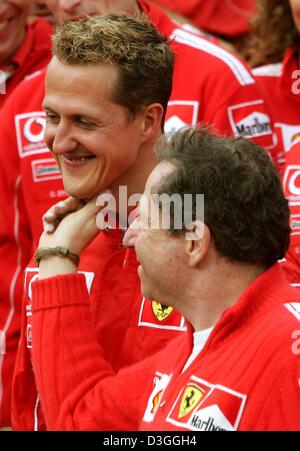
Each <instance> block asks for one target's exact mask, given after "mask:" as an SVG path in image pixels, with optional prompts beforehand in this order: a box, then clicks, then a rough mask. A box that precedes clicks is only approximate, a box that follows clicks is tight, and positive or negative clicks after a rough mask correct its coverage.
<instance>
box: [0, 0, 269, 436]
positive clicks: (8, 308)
mask: <svg viewBox="0 0 300 451" xmlns="http://www.w3.org/2000/svg"><path fill="white" fill-rule="evenodd" d="M47 6H48V7H49V9H50V10H51V11H52V13H53V14H54V16H55V20H56V22H57V23H63V22H65V21H66V20H78V18H79V17H82V16H85V15H89V16H97V15H101V14H103V13H105V12H106V11H110V10H113V11H122V10H123V11H125V12H127V13H129V14H132V15H136V14H137V15H140V14H141V13H144V14H146V15H147V16H149V17H150V19H151V21H152V22H153V23H154V24H155V25H156V26H157V28H158V29H159V31H160V32H161V33H162V34H163V35H165V36H167V37H168V38H169V39H170V40H171V41H172V42H173V44H172V48H173V50H174V51H175V53H176V62H175V70H174V77H173V88H172V93H171V98H170V101H169V103H168V108H167V110H166V115H165V126H164V131H165V133H166V134H168V135H171V134H172V133H173V132H174V131H175V130H177V129H178V128H180V127H182V126H185V125H188V124H190V125H195V124H196V123H198V122H201V121H202V122H204V123H208V124H212V125H213V126H214V127H215V129H216V130H218V131H219V132H220V133H222V134H228V135H230V134H234V135H242V136H246V137H248V138H249V139H253V140H254V141H256V142H259V143H261V144H262V145H263V146H265V147H267V148H270V151H271V153H272V149H271V148H272V146H273V132H272V126H271V123H270V119H269V116H268V111H267V109H266V108H265V105H264V102H263V100H262V96H261V93H260V92H259V90H258V89H257V87H256V84H255V81H254V78H253V77H252V76H251V74H250V73H249V70H248V68H247V67H246V66H245V64H244V63H243V61H241V60H240V59H239V58H237V57H236V56H234V55H232V54H231V53H229V52H227V51H226V50H224V49H223V48H221V47H220V46H218V45H216V44H215V43H213V42H212V41H211V40H210V39H207V38H205V37H202V36H196V35H195V34H194V33H191V32H189V31H187V30H185V29H183V28H182V27H181V26H180V25H178V24H177V23H174V22H173V21H172V20H170V18H169V17H168V16H167V15H165V14H164V13H163V12H162V11H161V10H160V9H159V8H157V7H156V6H155V5H152V4H148V3H147V2H144V1H135V0H126V1H125V0H119V1H118V2H117V1H116V0H113V1H112V0H111V1H105V2H104V1H100V0H97V1H96V0H78V1H75V0H68V1H66V0H60V1H58V0H47ZM187 74H188V78H189V82H188V83H187ZM220 74H222V77H220ZM44 83H45V72H43V73H41V74H39V75H37V76H36V77H34V78H32V79H31V80H29V81H26V82H25V83H23V84H22V86H20V87H19V89H18V92H16V93H15V95H14V96H13V98H12V99H10V101H9V103H8V105H7V107H6V108H5V111H3V113H2V115H1V116H0V168H1V169H0V170H1V178H2V180H3V183H2V185H1V186H0V202H1V205H3V207H2V212H1V215H2V216H3V221H2V222H1V224H2V226H1V224H0V262H1V261H2V262H3V263H2V264H3V271H0V282H1V283H0V294H1V296H0V299H1V303H2V304H3V305H4V307H3V311H4V312H5V313H4V314H3V315H2V316H1V318H2V323H3V325H2V330H4V331H5V334H3V337H5V340H6V343H7V347H6V354H5V355H4V356H3V359H4V363H5V359H6V358H7V356H8V349H10V350H11V354H10V355H11V356H12V357H11V358H13V356H14V355H15V354H14V353H15V352H16V346H17V343H18V339H19V332H20V316H21V297H22V292H23V281H24V280H23V269H24V268H25V267H26V265H27V263H28V261H29V260H30V258H31V256H32V252H33V248H35V247H36V246H37V243H38V238H39V236H40V233H41V230H42V229H41V217H42V215H43V214H44V213H45V212H46V211H47V209H48V208H49V207H50V206H51V205H52V204H54V203H56V202H57V201H59V200H63V199H64V198H65V191H64V186H63V181H62V175H61V172H60V168H59V165H58V164H57V162H56V160H55V159H54V158H53V156H52V155H51V154H50V152H49V149H48V147H47V145H46V143H45V141H44V131H45V127H46V120H45V113H44V112H43V111H42V101H43V97H44ZM68 89H69V90H70V89H71V87H70V86H68ZM73 94H74V95H75V93H73ZM89 101H90V99H89V98H88V99H87V102H89ZM4 117H5V127H4V126H1V123H3V124H4V122H2V119H1V118H4ZM95 145H96V144H95ZM273 157H274V160H275V161H276V155H274V154H273ZM8 158H9V160H8ZM78 183H81V180H80V176H79V174H78ZM1 199H3V201H1ZM4 224H5V227H4ZM122 235H123V231H122V230H113V231H104V232H103V233H101V234H100V235H99V237H98V238H97V240H95V242H94V243H92V244H91V246H90V247H89V249H87V250H86V251H85V256H84V257H83V258H82V260H81V268H80V269H81V270H82V271H85V272H86V274H88V276H87V277H88V278H92V279H93V280H94V278H95V282H94V283H93V284H91V295H92V296H94V293H95V296H96V291H95V290H98V288H95V286H96V285H97V286H98V284H99V290H100V291H101V292H102V299H101V303H100V302H99V303H95V311H94V312H95V327H96V330H97V334H98V335H99V336H101V337H103V339H105V340H107V346H106V347H105V348H106V349H107V353H108V356H107V358H108V359H110V361H111V363H112V365H113V366H114V367H115V368H116V369H117V368H120V367H122V366H126V365H128V364H131V363H133V362H136V361H138V360H140V359H141V358H143V357H145V356H146V355H150V354H151V353H153V352H155V351H156V350H157V348H158V347H162V346H164V345H165V344H166V343H167V342H168V341H169V340H170V339H172V338H174V337H175V336H176V335H178V334H181V333H183V332H185V330H186V326H185V321H184V319H183V318H182V315H181V314H179V313H178V312H176V311H175V310H168V311H166V312H164V313H163V314H161V310H162V308H161V306H160V305H159V304H156V303H155V300H151V299H144V298H143V296H142V294H141V292H140V287H139V279H138V277H137V273H136V268H137V261H136V257H135V254H134V252H133V251H130V255H129V258H128V259H126V261H127V263H126V266H125V269H124V270H123V269H122V268H123V262H124V259H125V253H126V251H125V249H124V248H122V246H121V245H120V244H121V242H122ZM104 267H105V271H104V270H103V274H105V277H102V276H101V275H100V273H101V274H102V269H100V268H104ZM121 269H122V272H121ZM1 274H3V276H1ZM36 274H37V268H36V266H35V264H34V261H32V262H31V263H30V264H29V265H28V269H27V271H26V275H25V283H26V293H28V290H29V291H30V283H31V279H32V278H33V277H35V276H36ZM95 274H96V276H95ZM101 277H102V278H101ZM2 279H3V280H2ZM100 279H101V280H100ZM96 280H97V282H96ZM132 306H133V307H132ZM1 308H2V306H1ZM23 321H24V325H23V334H22V337H21V345H20V351H19V353H20V357H19V358H18V364H17V368H16V377H15V387H16V388H15V393H16V396H15V400H14V409H15V424H16V423H18V427H19V428H21V429H22V427H23V426H24V423H22V422H23V420H24V417H25V415H24V416H21V415H22V414H21V412H22V409H24V405H25V406H26V408H27V409H28V417H26V427H28V428H33V427H34V426H33V425H34V424H38V427H41V423H40V422H39V421H38V422H35V423H34V418H35V413H36V411H35V406H36V399H37V393H36V391H35V386H34V383H33V382H32V377H33V376H32V367H31V362H30V359H29V357H28V355H27V354H28V349H27V346H30V345H28V344H27V337H26V330H27V325H26V318H24V319H23ZM28 330H29V333H28V334H29V336H30V325H29V326H28ZM108 331H109V332H108ZM11 337H12V338H11ZM118 337H122V340H121V338H120V340H121V341H122V343H123V344H122V347H120V341H119V340H117V338H118ZM10 340H11V343H12V344H11V345H8V344H9V342H10ZM26 356H27V357H26ZM3 368H4V367H3ZM5 374H6V373H4V377H3V376H2V378H4V380H7V381H8V382H7V383H8V384H9V383H10V380H11V379H10V378H9V373H7V374H8V376H7V379H6V376H5ZM17 374H19V375H20V377H17ZM27 377H28V380H27ZM4 385H5V383H4ZM29 386H30V387H31V386H32V390H33V392H32V393H30V396H32V399H31V401H30V402H27V400H26V399H25V400H24V399H21V400H20V401H18V398H19V397H20V393H22V391H23V390H25V387H29ZM17 387H19V388H17ZM21 387H22V388H21ZM25 392H26V390H25ZM25 398H26V396H25ZM29 417H30V419H28V418H29ZM20 418H22V421H21V424H20V422H19V419H20ZM24 427H25V426H24Z"/></svg>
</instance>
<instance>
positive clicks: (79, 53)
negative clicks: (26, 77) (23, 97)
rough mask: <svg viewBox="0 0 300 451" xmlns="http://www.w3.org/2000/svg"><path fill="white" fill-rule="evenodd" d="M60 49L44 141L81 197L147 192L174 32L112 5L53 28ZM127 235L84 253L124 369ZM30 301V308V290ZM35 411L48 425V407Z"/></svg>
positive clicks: (24, 400)
mask: <svg viewBox="0 0 300 451" xmlns="http://www.w3.org/2000/svg"><path fill="white" fill-rule="evenodd" d="M99 43H101V45H99ZM53 53H54V56H53V58H52V60H51V62H50V64H49V67H48V71H47V77H46V94H45V98H44V101H43V108H44V111H45V114H46V131H45V141H46V143H47V145H48V148H49V150H50V151H51V153H52V154H53V156H54V158H55V160H56V161H57V164H58V166H59V167H60V170H61V172H62V176H63V179H64V187H65V189H66V191H67V192H68V193H69V194H71V195H72V196H74V197H75V198H77V199H80V201H86V200H88V199H91V198H92V197H94V196H96V195H97V194H99V193H100V192H102V191H103V190H105V189H107V188H109V189H110V190H111V192H112V193H113V194H115V195H116V196H117V193H118V190H119V187H120V186H126V187H127V189H128V196H129V195H130V194H132V193H140V192H143V187H144V184H145V180H146V178H147V175H148V174H149V172H150V171H151V170H152V168H153V167H154V165H155V159H154V147H155V143H156V141H157V140H158V138H159V136H160V135H161V133H162V128H163V120H164V116H165V111H166V108H167V104H168V99H169V96H170V94H171V89H172V74H173V52H172V51H171V49H170V47H169V44H168V39H167V38H165V37H163V36H162V35H161V34H160V33H159V32H158V31H157V29H156V28H155V27H154V25H152V23H151V22H150V21H149V20H148V19H147V18H146V16H142V17H141V18H139V19H137V18H134V17H132V16H129V15H124V14H123V15H122V14H120V15H117V14H113V13H112V14H108V15H104V16H99V17H95V18H89V19H82V20H80V21H75V22H69V23H67V24H65V25H64V26H63V27H61V28H60V29H58V31H57V32H56V34H55V37H54V41H53ZM87 80H88V89H87ZM122 235H123V233H122V230H120V229H118V230H112V231H111V232H109V233H106V234H105V233H103V234H101V235H100V236H99V240H97V242H96V243H93V246H92V248H91V250H90V252H88V253H87V254H86V257H83V258H82V261H81V269H82V270H83V271H84V273H85V275H86V280H87V283H88V285H89V286H90V288H91V289H92V293H93V296H95V302H94V303H93V304H94V307H93V310H94V314H95V332H96V335H97V336H99V340H100V337H101V339H102V338H103V340H105V341H106V344H105V349H106V350H105V353H106V356H107V359H108V360H109V361H110V362H111V363H112V365H113V366H114V367H116V368H117V367H119V366H120V360H121V357H122V354H121V347H122V346H123V345H124V342H123V340H124V341H125V335H126V333H127V327H126V326H127V323H128V320H130V319H128V315H130V314H131V310H130V309H129V308H128V307H129V306H128V302H124V301H123V302H122V297H123V296H124V292H123V291H122V290H120V286H123V288H124V289H125V290H127V293H126V296H127V298H128V300H129V299H130V300H131V299H132V297H135V296H136V291H137V290H138V288H139V287H138V279H137V276H136V267H137V262H136V259H135V255H134V253H133V252H132V254H131V256H130V258H131V261H132V262H131V264H130V265H129V268H127V269H124V270H123V268H122V266H123V262H124V254H125V252H124V249H123V248H122V246H120V241H121V239H122ZM74 238H75V240H76V237H74ZM28 276H29V279H28V278H27V276H26V279H27V280H26V286H27V287H29V286H30V285H31V280H30V277H31V276H34V272H31V271H30V270H29V272H28ZM103 278H104V281H103ZM28 284H29V285H28ZM104 287H106V288H104ZM105 289H107V290H108V292H107V295H105V297H104V290H105ZM99 292H101V293H103V297H101V300H100V298H99V297H98V293H99ZM138 293H139V290H138ZM27 294H28V292H27ZM137 300H140V299H139V296H138V297H137ZM27 301H28V303H27ZM99 301H100V302H99ZM26 303H27V306H26V311H27V313H28V312H29V310H30V296H29V297H28V298H27V297H26ZM94 308H95V309H94ZM99 320H100V322H99ZM26 322H27V324H26V326H25V327H24V328H23V334H22V337H21V345H20V350H19V354H18V359H17V364H16V370H15V381H14V387H15V389H14V390H15V396H14V397H13V406H14V409H13V425H14V427H15V428H20V429H24V428H26V429H27V428H28V429H32V427H33V424H32V421H33V420H34V417H33V416H32V413H34V412H33V411H32V402H35V401H34V399H36V396H37V393H36V389H35V384H34V380H33V379H32V378H33V373H32V370H31V366H30V365H29V366H28V365H27V364H26V371H24V356H25V355H28V348H30V336H31V332H30V327H31V325H30V317H29V316H27V318H26ZM103 324H105V326H106V327H104V325H103ZM110 326H111V328H112V329H113V328H115V330H116V331H117V335H116V336H115V338H114V340H112V335H111V333H112V332H111V331H110V332H109V333H108V331H107V329H109V328H110ZM118 350H119V351H120V352H118ZM29 379H30V381H31V382H29ZM25 385H26V386H27V387H30V388H29V389H28V390H27V389H25ZM34 414H35V416H36V418H38V420H37V419H36V420H35V423H37V421H38V427H39V429H42V428H43V427H44V423H43V418H42V416H41V415H40V406H38V411H37V412H35V413H34Z"/></svg>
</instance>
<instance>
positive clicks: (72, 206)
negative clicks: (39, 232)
mask: <svg viewBox="0 0 300 451" xmlns="http://www.w3.org/2000/svg"><path fill="white" fill-rule="evenodd" d="M79 204H80V206H81V205H82V203H81V201H78V200H77V199H75V198H74V197H68V198H67V199H65V200H63V201H60V202H58V203H57V204H55V205H53V206H52V207H51V208H49V210H48V211H47V212H46V213H45V214H44V215H43V217H42V222H43V229H44V231H45V232H46V233H53V232H54V231H55V229H56V227H57V225H58V224H59V222H60V221H61V219H62V218H63V217H64V216H65V215H66V214H69V213H72V212H73V211H76V209H77V208H78V207H79Z"/></svg>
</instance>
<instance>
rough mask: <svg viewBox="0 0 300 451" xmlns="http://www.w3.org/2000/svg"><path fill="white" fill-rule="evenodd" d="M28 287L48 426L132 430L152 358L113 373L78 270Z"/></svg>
mask: <svg viewBox="0 0 300 451" xmlns="http://www.w3.org/2000/svg"><path fill="white" fill-rule="evenodd" d="M32 287H33V290H32V361H33V368H34V373H35V379H36V384H37V389H38V392H39V395H40V399H41V405H42V409H43V412H44V415H45V420H46V424H47V428H48V429H50V430H137V429H138V425H139V423H140V421H141V418H142V416H143V413H144V410H145V405H146V398H145V396H147V393H148V395H149V390H150V387H151V386H152V381H153V377H152V378H151V376H150V374H151V371H150V368H151V367H152V365H153V363H152V359H151V358H150V359H147V360H146V361H145V362H141V363H139V364H137V365H134V366H133V367H130V368H127V369H122V370H121V371H120V372H119V373H118V374H117V375H115V374H114V372H113V370H112V369H111V367H110V366H109V364H108V363H107V362H106V361H105V359H104V357H103V353H102V349H101V346H100V345H99V343H98V342H97V339H96V336H95V332H94V328H93V327H92V321H91V313H90V307H89V295H88V292H87V289H86V285H85V282H84V277H83V276H82V275H65V276H57V277H53V278H49V279H44V280H41V281H36V282H34V283H33V284H32ZM137 381H139V384H138V386H137ZM148 385H149V390H147V387H148ZM141 386H142V387H143V392H142V393H141V391H140V390H139V389H138V387H141Z"/></svg>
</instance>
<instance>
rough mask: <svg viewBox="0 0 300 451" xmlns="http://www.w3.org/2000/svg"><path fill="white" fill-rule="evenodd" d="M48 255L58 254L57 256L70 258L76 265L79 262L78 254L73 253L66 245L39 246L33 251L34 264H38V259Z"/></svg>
mask: <svg viewBox="0 0 300 451" xmlns="http://www.w3.org/2000/svg"><path fill="white" fill-rule="evenodd" d="M48 255H58V256H59V257H66V258H70V259H71V260H72V261H73V262H74V263H75V264H76V265H78V264H79V260H80V258H79V255H77V254H74V253H73V252H71V251H70V249H68V248H67V247H61V246H57V247H40V248H39V249H37V251H36V253H35V262H36V265H37V266H39V265H40V261H41V259H42V258H43V257H47V256H48Z"/></svg>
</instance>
